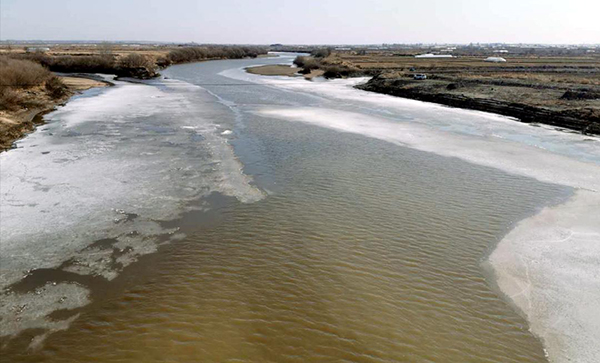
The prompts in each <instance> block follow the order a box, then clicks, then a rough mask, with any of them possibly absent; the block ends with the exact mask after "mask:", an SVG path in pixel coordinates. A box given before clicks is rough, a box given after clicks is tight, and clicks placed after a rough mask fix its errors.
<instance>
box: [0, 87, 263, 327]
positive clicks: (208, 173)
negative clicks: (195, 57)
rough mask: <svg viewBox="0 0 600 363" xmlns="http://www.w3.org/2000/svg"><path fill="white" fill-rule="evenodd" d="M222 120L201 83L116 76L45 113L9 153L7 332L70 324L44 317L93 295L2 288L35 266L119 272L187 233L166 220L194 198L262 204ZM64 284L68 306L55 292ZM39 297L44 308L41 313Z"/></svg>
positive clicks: (3, 205) (2, 160) (2, 280)
mask: <svg viewBox="0 0 600 363" xmlns="http://www.w3.org/2000/svg"><path fill="white" fill-rule="evenodd" d="M226 119H227V113H226V112H224V111H223V109H220V108H219V106H218V104H217V103H215V102H214V99H213V97H212V96H210V95H208V94H207V93H206V91H204V90H203V89H201V88H199V87H196V86H193V85H190V84H187V83H184V82H178V81H172V80H165V81H164V82H163V84H160V85H144V84H131V83H123V82H117V85H116V86H115V87H110V88H108V89H106V90H105V91H103V92H102V93H101V94H99V95H97V96H94V97H80V98H78V99H74V100H72V101H71V102H69V103H68V104H67V105H66V106H64V107H62V108H60V109H59V110H57V111H55V112H53V113H51V114H49V115H47V116H46V120H47V124H46V125H44V126H41V127H40V130H38V131H36V132H34V133H32V134H30V135H29V136H27V137H26V138H25V139H23V140H21V141H19V142H18V148H17V149H14V150H11V151H9V152H5V153H2V154H1V155H0V165H1V169H0V171H1V179H2V182H1V183H0V198H1V199H0V213H1V219H2V222H1V224H0V239H1V241H2V242H1V245H0V248H1V251H0V252H1V254H0V289H2V290H3V293H2V295H1V297H2V299H1V302H0V314H2V318H3V321H2V324H1V325H2V329H0V335H14V334H16V333H18V332H19V331H20V330H22V329H25V328H42V327H46V328H50V329H51V330H52V329H54V330H56V329H63V328H64V322H56V321H51V320H49V319H47V318H46V317H45V315H44V314H42V315H40V312H45V313H48V312H50V311H52V310H54V309H57V308H64V307H65V306H67V307H68V308H74V307H77V306H79V305H84V304H86V303H87V301H88V299H87V295H88V290H87V289H86V288H84V287H83V286H81V285H76V284H67V285H70V286H64V285H65V284H61V285H59V287H60V289H57V287H56V286H49V287H47V288H43V289H38V291H36V292H35V293H27V294H18V293H13V292H10V291H8V290H6V288H7V287H8V286H10V285H11V284H14V283H16V282H18V281H19V280H21V279H22V278H23V277H24V276H26V275H27V274H28V273H29V272H30V271H31V270H34V269H50V268H60V269H62V270H64V271H68V272H74V273H77V274H82V275H95V276H102V277H104V278H106V279H113V278H114V277H116V276H117V274H118V273H119V272H120V270H121V269H122V268H123V267H125V266H127V265H128V264H130V263H132V262H134V261H135V260H136V259H137V258H138V257H139V256H141V255H144V254H147V253H150V252H153V251H155V250H156V249H157V248H158V244H159V243H160V242H162V241H165V240H168V239H170V238H180V237H181V235H180V233H177V230H175V229H165V228H164V227H162V226H161V224H160V221H164V220H171V219H174V218H176V217H177V216H179V215H180V214H181V213H183V212H185V211H186V210H189V209H190V208H192V207H190V206H189V205H190V202H192V201H196V200H198V199H199V198H201V197H202V196H206V195H208V194H210V193H212V192H220V193H223V194H225V195H229V196H234V197H236V198H238V199H239V200H240V201H242V202H253V201H256V200H259V199H261V198H262V197H263V194H262V192H261V191H259V190H258V189H256V188H255V187H253V186H252V185H251V184H250V179H249V178H248V177H247V176H246V175H244V174H243V173H242V172H241V169H242V166H241V164H240V163H239V161H238V160H237V159H236V158H235V155H234V153H233V150H232V148H231V147H230V145H229V144H228V143H227V139H226V137H224V136H222V135H221V133H222V131H223V129H222V128H221V126H219V125H217V124H215V120H219V122H220V123H226V122H225V121H226ZM195 208H198V207H195ZM106 239H112V242H113V243H112V244H111V245H110V246H109V247H108V248H107V247H106V246H100V245H98V246H95V245H94V246H90V245H91V244H92V243H93V242H95V241H98V240H106ZM114 249H117V250H118V251H119V253H118V254H117V255H114V254H113V250H114ZM57 291H60V292H61V293H64V296H63V297H62V298H63V299H62V300H63V301H60V302H58V300H60V299H55V298H54V295H53V294H56V292H57ZM65 301H67V303H65ZM69 301H70V302H72V303H71V304H68V302H69ZM41 302H44V303H45V304H47V305H46V306H45V307H44V308H40V306H39V305H40V304H41Z"/></svg>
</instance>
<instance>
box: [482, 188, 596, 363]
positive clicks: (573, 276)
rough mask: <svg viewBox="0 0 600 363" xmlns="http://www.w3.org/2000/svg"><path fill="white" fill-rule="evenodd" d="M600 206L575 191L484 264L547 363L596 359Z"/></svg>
mask: <svg viewBox="0 0 600 363" xmlns="http://www.w3.org/2000/svg"><path fill="white" fill-rule="evenodd" d="M599 207H600V194H599V193H597V192H595V191H589V190H585V189H576V191H575V193H574V195H573V196H571V197H570V198H569V199H568V200H567V201H566V202H564V203H562V204H559V205H555V206H550V207H546V208H544V209H543V210H542V211H540V212H539V213H538V214H536V215H534V216H531V217H528V218H526V219H523V220H521V221H519V222H518V223H517V225H516V226H515V227H514V228H513V229H512V230H511V231H510V232H509V233H508V234H507V235H506V236H504V238H503V239H502V240H501V241H500V242H499V243H498V245H497V246H496V247H495V248H494V249H493V250H492V252H491V254H490V255H489V256H488V258H487V260H486V261H485V262H484V264H483V265H484V266H483V267H484V269H487V270H489V271H490V272H491V273H492V274H493V277H494V279H495V281H494V282H495V284H496V286H497V288H498V290H499V291H500V292H501V293H502V294H503V295H504V296H505V298H506V299H507V300H509V302H510V303H511V304H512V305H513V306H514V307H515V308H516V310H517V311H519V312H520V313H521V314H522V315H523V316H524V317H525V318H526V320H527V322H528V324H529V330H530V331H531V332H532V333H533V334H534V335H536V336H537V337H539V339H540V340H541V341H542V343H543V345H544V348H545V350H546V353H547V355H548V359H549V361H550V362H558V363H562V362H570V361H577V362H589V363H593V362H595V357H598V356H600V344H598V343H599V342H598V336H600V316H599V315H598V314H597V313H594V312H597V311H599V310H600V303H599V302H600V283H599V282H598V272H597V267H598V256H600V245H598V243H597V241H598V238H600V227H598V226H600V215H598V214H597V213H595V211H597V210H598V208H599Z"/></svg>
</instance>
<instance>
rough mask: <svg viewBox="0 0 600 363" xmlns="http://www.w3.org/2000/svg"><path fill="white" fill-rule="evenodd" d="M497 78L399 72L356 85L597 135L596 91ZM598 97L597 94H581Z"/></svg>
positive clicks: (598, 102) (599, 101) (599, 126)
mask: <svg viewBox="0 0 600 363" xmlns="http://www.w3.org/2000/svg"><path fill="white" fill-rule="evenodd" d="M499 82H501V81H498V80H493V79H492V80H469V81H464V80H462V79H460V77H457V76H454V77H452V76H450V77H445V78H442V79H440V78H435V79H431V80H411V79H410V78H406V77H398V76H394V75H391V76H385V75H384V76H377V77H373V78H372V79H371V80H369V81H368V82H367V83H365V84H362V85H358V86H357V88H359V89H362V90H365V91H371V92H377V93H383V94H388V95H392V96H398V97H404V98H410V99H414V100H419V101H426V102H434V103H438V104H442V105H446V106H452V107H459V108H465V109H470V110H477V111H485V112H493V113H497V114H500V115H504V116H509V117H514V118H517V119H519V120H520V121H521V122H525V123H540V124H546V125H552V126H556V127H562V128H567V129H570V130H575V131H579V132H581V133H583V134H593V135H599V134H600V93H598V95H596V94H595V93H593V92H592V91H588V92H581V95H577V94H576V93H575V95H574V96H573V97H574V98H569V96H568V95H570V94H573V93H574V92H570V91H569V90H568V89H562V88H558V87H557V88H538V87H536V85H534V84H519V83H517V82H505V83H504V84H500V83H499ZM586 95H590V97H598V98H597V99H595V98H592V99H588V98H586Z"/></svg>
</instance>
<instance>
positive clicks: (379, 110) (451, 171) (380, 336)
mask: <svg viewBox="0 0 600 363" xmlns="http://www.w3.org/2000/svg"><path fill="white" fill-rule="evenodd" d="M293 57H294V56H293V55H286V54H281V55H279V56H278V57H273V58H259V59H253V60H249V59H244V60H225V61H211V62H203V63H193V64H185V65H177V66H173V67H170V68H168V69H166V70H165V71H164V72H163V77H162V78H160V79H156V80H152V81H144V82H128V81H126V80H122V81H115V86H113V87H109V88H107V89H101V90H91V91H87V92H85V93H84V94H82V95H80V96H76V97H74V98H73V99H72V100H71V101H70V102H69V103H67V104H66V105H65V106H64V107H61V108H59V109H58V110H56V111H54V112H52V113H50V114H48V115H46V116H45V118H46V121H47V123H46V124H45V125H43V126H41V127H39V128H38V130H36V131H35V132H34V133H32V134H30V135H28V136H27V137H26V138H25V139H23V140H21V141H19V142H18V143H17V146H18V147H17V148H16V149H13V150H10V151H8V152H5V153H3V154H1V155H0V163H1V169H0V176H1V178H2V183H1V184H0V192H1V204H0V208H1V210H0V212H1V220H2V223H1V224H0V236H1V241H2V242H1V245H0V247H1V251H0V252H1V254H0V287H1V288H2V289H3V292H2V295H1V297H2V303H1V304H0V317H1V318H2V321H1V325H0V336H2V338H1V339H0V343H1V345H0V349H1V350H0V353H1V354H2V356H3V357H6V358H7V359H8V360H9V361H11V362H89V361H120V362H166V361H172V362H198V361H202V362H225V361H227V362H234V361H235V362H307V361H309V362H325V361H328V362H330V361H348V362H546V361H548V359H550V361H555V362H566V361H568V360H569V359H571V360H574V361H578V362H593V359H594V358H593V357H594V356H597V354H600V342H599V341H598V338H597V337H598V336H600V334H599V333H600V331H599V329H600V328H598V326H600V324H597V323H598V322H599V321H600V316H599V315H600V314H598V313H597V312H598V311H599V310H598V308H600V303H599V301H600V299H599V298H600V282H599V281H600V279H599V278H598V273H599V271H600V260H599V259H600V253H599V252H600V247H599V243H598V242H599V241H600V237H599V236H600V232H599V231H598V225H600V221H599V220H598V218H599V216H598V215H600V213H598V211H600V203H599V200H600V198H598V195H597V191H598V190H600V185H599V184H600V140H599V139H598V138H594V137H588V136H582V135H578V134H574V133H568V132H562V131H557V130H554V129H552V128H548V127H539V126H535V125H526V124H522V123H519V122H515V121H514V120H511V119H508V118H505V117H501V116H497V115H492V114H487V113H482V112H474V111H466V110H459V109H452V108H448V107H442V106H438V105H433V104H428V103H422V102H418V101H412V100H405V99H400V98H394V97H390V96H384V95H378V94H372V93H367V92H364V91H360V90H356V89H354V88H353V87H352V86H353V85H354V84H357V83H358V82H363V81H365V80H364V79H350V80H332V81H324V80H317V81H313V82H309V81H305V80H303V79H300V78H287V77H264V76H258V75H252V74H248V73H246V72H245V71H244V68H245V67H249V66H256V65H262V64H279V63H291V61H292V60H293ZM565 317H566V318H565Z"/></svg>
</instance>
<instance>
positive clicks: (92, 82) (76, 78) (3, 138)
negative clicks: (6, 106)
mask: <svg viewBox="0 0 600 363" xmlns="http://www.w3.org/2000/svg"><path fill="white" fill-rule="evenodd" d="M58 77H60V78H61V80H62V81H63V82H64V84H65V85H66V86H67V89H68V91H67V94H66V95H65V96H63V97H61V98H59V99H57V100H44V101H42V102H43V103H45V104H44V105H43V106H41V107H37V108H34V109H24V110H19V111H16V112H6V111H5V112H2V113H0V153H1V152H5V151H8V150H10V149H13V148H14V147H15V143H16V142H17V141H18V140H21V139H22V138H24V137H25V136H27V135H28V134H30V133H31V132H34V131H35V130H36V128H37V127H38V126H41V125H43V124H45V121H44V115H46V114H47V113H50V112H52V111H54V110H56V108H57V107H59V106H61V105H65V104H66V103H67V102H69V100H70V99H71V98H72V97H73V96H75V95H78V94H81V93H82V92H84V91H87V90H89V89H92V88H100V87H107V86H110V85H112V83H110V82H109V81H106V80H99V79H98V78H97V77H94V76H92V75H89V76H86V75H83V74H78V75H64V74H59V75H58ZM43 96H44V95H43V94H42V95H40V96H39V97H40V98H43Z"/></svg>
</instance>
